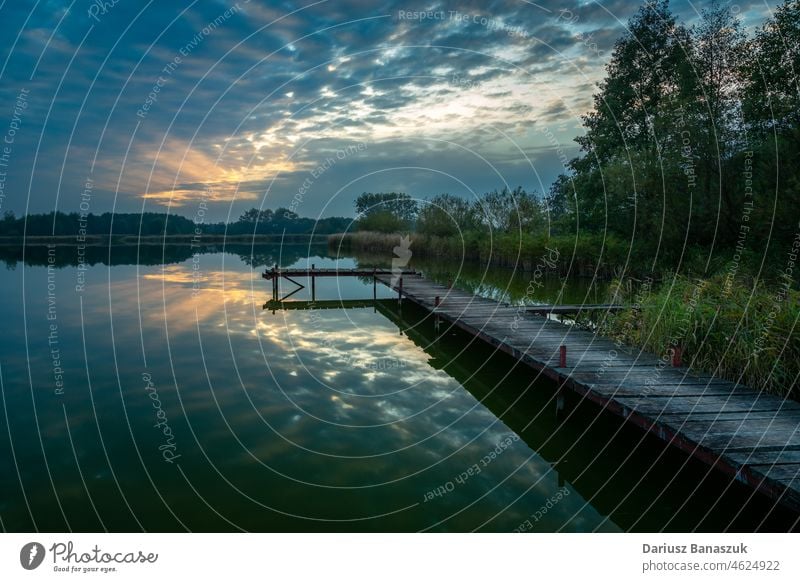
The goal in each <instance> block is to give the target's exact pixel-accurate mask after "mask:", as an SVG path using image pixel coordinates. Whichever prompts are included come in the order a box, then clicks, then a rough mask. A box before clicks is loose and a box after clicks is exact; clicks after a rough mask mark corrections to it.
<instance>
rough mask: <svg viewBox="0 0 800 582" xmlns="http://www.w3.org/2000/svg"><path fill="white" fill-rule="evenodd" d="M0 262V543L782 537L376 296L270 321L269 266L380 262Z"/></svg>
mask: <svg viewBox="0 0 800 582" xmlns="http://www.w3.org/2000/svg"><path fill="white" fill-rule="evenodd" d="M0 259H1V260H2V261H3V265H4V267H5V269H4V270H2V278H0V293H2V297H3V301H2V303H0V321H2V322H3V328H2V329H3V333H2V337H0V379H1V380H2V386H1V387H2V413H0V471H1V474H2V480H1V481H0V525H2V528H3V530H5V531H32V530H42V531H70V530H72V531H103V530H108V531H140V530H147V531H184V530H191V531H237V530H247V531H419V530H427V531H472V530H480V531H499V532H504V531H505V532H510V531H514V530H526V531H547V532H550V531H572V532H586V531H626V530H635V531H661V530H668V531H688V530H695V529H698V530H703V531H722V530H726V529H732V530H743V531H756V530H778V531H784V530H787V529H790V528H791V527H792V524H793V523H794V519H795V517H796V516H790V515H785V514H783V512H782V511H781V510H775V511H772V506H771V504H770V503H769V502H767V501H766V500H765V499H762V498H761V497H758V496H751V494H750V492H749V491H747V490H744V489H742V488H740V486H739V485H738V484H737V483H735V482H730V481H729V480H728V479H726V478H724V477H721V476H719V475H717V474H715V473H711V472H709V471H708V470H707V468H706V467H705V466H701V465H699V464H696V463H695V462H694V461H690V460H687V459H686V457H684V456H683V455H681V454H679V453H676V452H674V451H670V450H666V449H665V447H664V446H663V445H662V444H661V443H660V442H658V441H657V440H655V439H653V438H651V437H646V436H644V435H643V434H642V433H641V432H640V431H638V430H636V429H633V428H630V427H627V426H626V425H624V424H623V423H621V422H620V421H619V420H618V419H616V418H613V417H611V416H609V415H605V414H602V413H600V412H599V411H598V410H597V409H596V408H594V407H593V406H590V405H588V404H580V403H575V402H573V403H571V404H573V405H574V406H571V408H570V410H571V414H570V415H569V417H568V418H566V419H563V420H560V421H559V420H557V419H556V417H555V411H554V402H553V394H554V387H553V386H552V385H550V384H549V383H548V382H544V381H536V382H532V378H533V375H532V374H531V372H530V371H529V370H528V369H525V368H524V367H522V366H515V362H514V361H513V360H512V359H510V358H509V357H507V356H505V355H504V354H498V353H494V352H493V351H492V350H491V349H490V348H489V347H488V346H486V345H484V344H481V343H479V342H477V341H476V340H473V339H471V338H469V337H467V336H465V335H463V334H461V333H459V332H453V331H448V332H446V333H444V334H442V335H441V336H440V335H438V334H437V333H436V330H434V328H433V325H432V323H431V322H430V320H429V319H428V318H426V317H425V313H423V312H420V311H418V310H417V309H415V308H413V306H411V305H405V306H404V307H403V308H402V312H398V310H397V305H396V301H394V300H393V299H394V295H393V294H392V293H390V292H389V291H388V289H386V288H381V287H379V289H378V291H379V298H381V299H385V300H386V301H384V302H381V303H380V305H376V306H374V307H372V306H370V307H362V308H354V309H324V310H323V309H315V310H290V311H286V310H275V311H272V310H265V309H263V306H264V303H265V302H266V301H267V300H268V299H269V298H270V297H269V296H270V289H271V287H270V283H269V282H267V281H264V280H263V279H262V278H261V272H262V271H263V270H264V266H265V265H273V264H275V263H278V264H280V265H281V266H283V267H288V266H300V267H305V266H307V265H309V264H312V263H313V264H315V265H316V266H317V267H319V268H323V267H333V266H339V267H346V268H349V267H353V266H356V265H369V266H372V265H373V264H375V263H377V262H381V263H382V264H389V263H390V261H391V257H390V256H387V257H377V258H376V257H361V258H360V259H359V258H356V257H339V258H335V257H331V256H328V251H327V249H326V248H325V247H321V248H320V247H308V246H304V245H286V246H284V247H282V248H281V247H275V246H263V247H262V246H259V247H256V248H254V249H250V248H249V247H235V248H229V249H225V251H223V249H222V247H220V248H218V249H213V248H209V249H204V252H203V253H202V254H199V255H196V256H193V255H192V250H191V249H190V248H188V247H165V249H162V248H160V247H145V248H142V249H136V248H133V247H125V248H114V249H112V251H111V253H110V256H109V251H108V250H107V249H91V250H90V251H89V254H87V256H86V259H85V261H86V262H85V263H83V264H81V265H79V264H78V263H79V257H78V256H77V253H76V250H75V249H74V248H72V247H57V248H56V249H55V250H54V251H52V252H49V251H48V249H47V248H45V247H37V248H29V249H26V250H25V251H24V252H23V250H22V249H9V248H4V249H2V251H1V252H0ZM48 262H49V263H50V267H48ZM414 266H415V267H417V268H421V269H423V270H425V271H426V273H428V274H429V275H430V276H432V277H437V278H440V279H442V280H444V279H451V278H452V279H454V280H455V281H456V284H457V285H459V286H463V287H465V288H469V289H471V290H474V291H476V292H479V293H481V294H483V295H486V296H491V297H495V298H498V299H501V300H507V301H513V302H520V301H528V302H548V301H559V302H562V303H571V302H597V301H602V300H603V299H604V289H603V286H602V285H601V284H592V282H591V281H587V280H579V281H559V280H558V279H548V280H547V281H546V285H544V286H542V287H537V293H536V294H535V296H534V295H531V294H527V295H526V289H528V281H527V278H526V276H525V275H524V274H514V273H513V272H512V271H509V270H506V269H488V270H483V269H479V268H477V267H474V266H473V267H469V266H464V265H458V264H449V263H447V262H446V261H428V262H427V263H425V262H418V263H417V264H414ZM528 277H529V276H528ZM290 291H291V285H290V284H284V286H283V288H282V293H288V292H290ZM308 293H309V290H308V289H303V290H302V291H300V292H298V293H297V294H295V295H293V296H292V297H291V299H292V300H304V299H308V298H309V297H308ZM316 296H317V297H316V298H317V299H318V300H324V299H335V298H340V297H341V298H344V299H371V298H372V283H371V281H366V280H359V279H356V278H341V279H319V280H318V281H317V286H316Z"/></svg>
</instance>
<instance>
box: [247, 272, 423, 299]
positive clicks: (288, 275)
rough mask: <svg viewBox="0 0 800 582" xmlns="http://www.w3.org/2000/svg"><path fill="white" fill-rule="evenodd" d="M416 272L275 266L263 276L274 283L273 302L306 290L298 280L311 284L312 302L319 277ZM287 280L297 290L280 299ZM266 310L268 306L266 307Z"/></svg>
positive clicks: (395, 274) (396, 274)
mask: <svg viewBox="0 0 800 582" xmlns="http://www.w3.org/2000/svg"><path fill="white" fill-rule="evenodd" d="M416 274H417V273H416V271H408V270H396V271H394V270H391V269H378V268H371V269H369V268H356V269H317V268H316V266H315V265H311V268H309V269H281V268H280V267H278V265H275V266H274V267H273V268H272V269H267V270H266V271H264V273H262V274H261V276H262V277H263V278H264V279H266V280H267V281H272V301H273V302H282V301H283V300H284V299H288V298H289V297H291V296H292V295H294V294H295V293H297V292H298V291H300V290H301V289H305V285H304V284H302V283H300V282H298V281H297V279H301V278H305V279H308V280H309V281H310V282H311V301H312V302H313V301H315V300H316V298H317V285H316V282H317V277H373V278H374V277H377V276H378V275H380V276H388V277H393V276H397V277H401V276H408V275H416ZM281 279H286V280H287V281H289V282H290V283H293V284H294V286H295V288H294V290H293V291H292V292H290V293H288V294H286V295H284V296H283V297H280V280H281ZM373 280H374V279H373ZM265 309H266V306H265Z"/></svg>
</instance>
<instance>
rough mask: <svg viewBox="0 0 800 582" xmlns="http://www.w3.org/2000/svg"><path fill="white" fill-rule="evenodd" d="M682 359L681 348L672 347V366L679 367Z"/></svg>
mask: <svg viewBox="0 0 800 582" xmlns="http://www.w3.org/2000/svg"><path fill="white" fill-rule="evenodd" d="M682 360H683V348H682V347H681V346H677V345H676V346H673V347H672V367H673V368H680V367H681V362H682Z"/></svg>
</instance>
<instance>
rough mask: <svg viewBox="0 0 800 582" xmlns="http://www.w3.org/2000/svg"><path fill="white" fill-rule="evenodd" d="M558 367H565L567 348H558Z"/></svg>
mask: <svg viewBox="0 0 800 582" xmlns="http://www.w3.org/2000/svg"><path fill="white" fill-rule="evenodd" d="M558 367H559V368H566V367H567V346H561V347H560V348H558Z"/></svg>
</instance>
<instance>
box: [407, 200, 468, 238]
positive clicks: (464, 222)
mask: <svg viewBox="0 0 800 582" xmlns="http://www.w3.org/2000/svg"><path fill="white" fill-rule="evenodd" d="M475 226H476V220H475V212H474V209H473V207H472V205H471V204H470V203H469V202H468V201H467V200H464V199H463V198H461V197H460V196H453V195H452V194H439V195H438V196H434V197H433V198H432V199H431V200H429V201H428V202H427V203H426V204H425V205H424V206H423V207H422V209H421V210H420V211H419V217H418V219H417V232H419V233H421V234H429V235H433V236H458V235H459V234H461V235H463V233H465V232H467V231H470V230H473V229H474V228H475Z"/></svg>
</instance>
